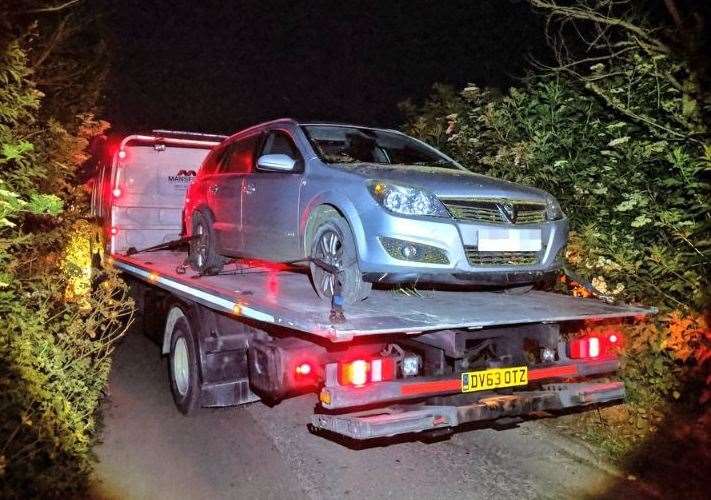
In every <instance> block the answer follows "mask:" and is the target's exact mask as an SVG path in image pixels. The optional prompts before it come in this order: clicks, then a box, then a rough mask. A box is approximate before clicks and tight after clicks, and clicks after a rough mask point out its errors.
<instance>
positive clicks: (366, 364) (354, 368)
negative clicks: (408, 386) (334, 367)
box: [338, 358, 395, 387]
mask: <svg viewBox="0 0 711 500" xmlns="http://www.w3.org/2000/svg"><path fill="white" fill-rule="evenodd" d="M394 378H395V359H393V358H378V359H373V360H371V361H366V360H364V359H356V360H354V361H350V362H348V363H340V364H339V370H338V382H339V383H340V384H341V385H354V386H356V387H360V386H363V385H365V384H367V383H368V382H382V381H384V380H393V379H394Z"/></svg>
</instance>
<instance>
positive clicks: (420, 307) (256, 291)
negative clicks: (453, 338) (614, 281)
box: [112, 250, 656, 342]
mask: <svg viewBox="0 0 711 500" xmlns="http://www.w3.org/2000/svg"><path fill="white" fill-rule="evenodd" d="M185 257H186V254H185V253H184V252H175V251H166V250H163V251H157V252H150V253H140V254H134V255H132V256H125V255H119V254H114V255H113V256H112V258H113V263H114V265H115V267H117V268H118V269H120V270H121V271H124V272H126V273H128V274H130V275H133V276H134V277H136V278H139V279H141V280H143V281H146V282H149V283H152V284H153V285H155V286H157V287H160V288H162V289H165V290H167V291H169V292H171V293H175V294H176V295H178V296H183V297H185V298H188V299H190V300H192V301H195V302H197V303H200V304H202V305H204V306H206V307H209V308H212V309H215V310H218V311H221V312H225V313H228V314H232V315H236V316H241V317H245V318H250V319H252V320H255V321H258V322H261V323H267V324H272V325H277V326H280V327H284V328H289V329H292V330H297V331H300V332H303V333H307V334H310V335H315V336H318V337H323V338H325V339H328V340H330V341H332V342H342V341H348V340H352V339H353V338H355V337H362V336H369V335H388V334H409V335H414V334H420V333H425V332H433V331H441V330H449V329H472V330H475V329H481V328H487V327H495V326H506V325H521V324H529V323H554V322H564V321H574V320H597V321H599V320H603V319H610V318H629V317H643V316H647V315H649V314H654V313H655V312H656V310H655V309H654V308H648V307H640V306H634V305H616V304H608V303H606V302H603V301H601V300H597V299H583V298H577V297H572V296H568V295H562V294H559V293H553V292H543V291H531V292H529V293H526V294H523V295H509V294H505V293H494V292H481V291H461V290H458V291H441V290H436V291H435V290H422V291H419V292H418V293H409V294H405V293H401V292H396V291H392V290H374V291H373V293H372V295H371V296H370V297H369V298H368V299H367V300H365V301H363V302H361V303H359V304H354V305H350V306H348V307H347V308H346V310H345V316H346V320H345V322H342V323H338V324H333V323H332V322H331V321H330V319H329V313H330V306H329V304H327V303H325V302H323V301H322V300H321V299H320V298H319V297H318V296H317V295H316V293H315V292H314V291H313V289H312V287H311V283H310V281H309V277H308V275H307V274H305V273H300V272H297V271H293V270H283V269H279V268H274V267H269V266H265V267H260V266H259V265H258V264H257V265H254V264H251V265H245V264H239V263H238V264H230V265H229V266H227V267H226V268H225V270H224V271H223V274H220V275H217V276H200V275H198V274H197V273H196V272H194V271H192V270H191V269H190V268H189V267H187V268H186V267H185V266H184V264H185V262H184V261H185ZM179 271H180V272H179Z"/></svg>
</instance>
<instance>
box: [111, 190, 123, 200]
mask: <svg viewBox="0 0 711 500" xmlns="http://www.w3.org/2000/svg"><path fill="white" fill-rule="evenodd" d="M111 193H112V194H113V195H114V198H120V197H121V188H114V190H113V191H111Z"/></svg>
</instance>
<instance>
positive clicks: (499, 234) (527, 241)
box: [478, 227, 541, 252]
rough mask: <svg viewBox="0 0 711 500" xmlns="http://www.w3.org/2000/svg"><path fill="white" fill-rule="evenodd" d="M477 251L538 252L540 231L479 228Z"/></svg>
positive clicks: (539, 248)
mask: <svg viewBox="0 0 711 500" xmlns="http://www.w3.org/2000/svg"><path fill="white" fill-rule="evenodd" d="M478 249H479V251H480V252H538V251H540V250H541V230H540V229H508V228H499V227H492V228H480V229H479V244H478Z"/></svg>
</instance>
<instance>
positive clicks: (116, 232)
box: [111, 227, 118, 236]
mask: <svg viewBox="0 0 711 500" xmlns="http://www.w3.org/2000/svg"><path fill="white" fill-rule="evenodd" d="M117 234H118V228H117V227H112V228H111V235H112V236H116V235H117Z"/></svg>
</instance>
